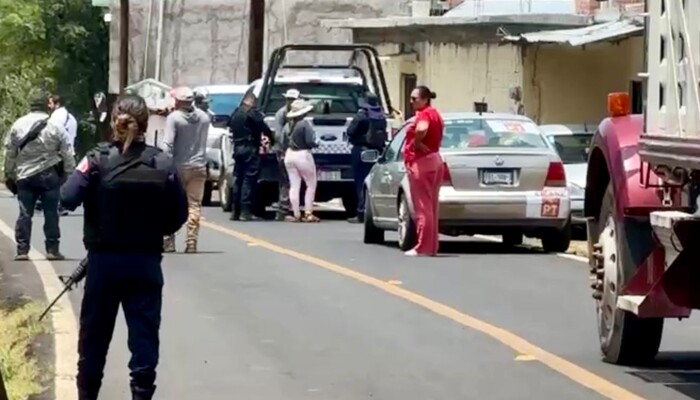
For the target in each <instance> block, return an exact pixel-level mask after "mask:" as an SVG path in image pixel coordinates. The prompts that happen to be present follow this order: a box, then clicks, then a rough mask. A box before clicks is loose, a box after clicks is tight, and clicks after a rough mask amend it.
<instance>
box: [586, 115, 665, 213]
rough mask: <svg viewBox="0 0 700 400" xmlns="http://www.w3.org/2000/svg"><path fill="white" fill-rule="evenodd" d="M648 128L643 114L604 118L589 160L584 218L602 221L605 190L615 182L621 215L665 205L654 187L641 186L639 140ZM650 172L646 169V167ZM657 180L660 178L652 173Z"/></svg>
mask: <svg viewBox="0 0 700 400" xmlns="http://www.w3.org/2000/svg"><path fill="white" fill-rule="evenodd" d="M643 129H644V120H643V116H641V115H629V116H624V117H616V118H606V119H604V120H603V121H602V122H601V123H600V125H599V127H598V130H597V131H596V133H595V135H594V136H593V140H592V143H591V147H590V149H591V150H590V154H589V158H588V172H587V175H586V195H585V200H584V215H585V216H586V217H592V218H598V216H599V215H600V206H601V201H602V199H603V195H604V194H605V189H606V188H607V186H608V183H609V182H610V180H611V179H612V182H613V193H614V195H615V199H616V204H615V207H616V211H617V215H618V216H620V217H623V216H625V215H628V214H630V210H632V209H645V208H654V207H659V206H661V200H660V199H659V197H658V195H657V192H656V190H655V189H654V188H645V187H644V186H643V185H642V184H641V183H640V174H641V173H642V171H641V170H640V167H641V164H640V159H639V153H638V150H639V138H640V136H641V134H642V132H643ZM645 170H646V168H645ZM650 179H651V180H652V181H654V180H655V179H656V176H655V175H654V174H653V173H652V174H650Z"/></svg>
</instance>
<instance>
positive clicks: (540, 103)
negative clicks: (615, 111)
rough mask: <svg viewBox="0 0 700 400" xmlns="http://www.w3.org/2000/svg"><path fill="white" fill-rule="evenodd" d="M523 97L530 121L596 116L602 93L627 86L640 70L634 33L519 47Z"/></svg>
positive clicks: (640, 48) (603, 105) (602, 106)
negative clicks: (584, 42)
mask: <svg viewBox="0 0 700 400" xmlns="http://www.w3.org/2000/svg"><path fill="white" fill-rule="evenodd" d="M524 54H525V55H524V65H523V72H524V74H523V78H524V81H523V102H524V105H525V110H526V113H527V115H528V116H529V117H531V118H533V119H534V120H535V121H536V122H538V123H542V124H546V123H584V122H586V123H588V122H591V123H593V122H599V121H600V120H601V119H603V118H604V117H605V116H606V113H607V95H608V93H610V92H615V91H624V92H626V91H628V90H629V85H630V81H631V80H634V79H638V78H637V74H638V73H639V72H642V71H644V42H643V39H642V38H640V37H636V38H631V39H627V40H624V41H622V42H620V43H615V44H611V43H599V44H593V45H588V46H585V47H571V46H567V45H538V46H531V47H527V48H526V49H525V50H524Z"/></svg>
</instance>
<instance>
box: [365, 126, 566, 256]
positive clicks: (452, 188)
mask: <svg viewBox="0 0 700 400" xmlns="http://www.w3.org/2000/svg"><path fill="white" fill-rule="evenodd" d="M444 119H445V132H444V137H443V140H442V146H441V150H440V153H441V155H442V157H443V160H444V162H445V173H444V176H443V184H442V187H441V188H440V197H439V202H440V210H439V218H440V220H439V227H440V232H441V233H442V234H445V235H450V236H460V235H474V234H489V235H501V236H502V237H503V242H504V243H506V244H509V245H518V244H521V243H522V241H523V236H528V237H536V238H539V239H541V240H542V246H543V247H544V249H545V250H546V251H549V252H563V251H566V250H567V249H568V247H569V243H570V241H571V221H570V213H569V210H570V199H569V191H568V190H567V188H566V174H565V172H564V165H563V163H562V161H561V158H560V157H559V155H558V154H557V153H556V151H555V150H554V148H553V146H552V145H550V144H549V143H547V140H546V138H545V137H544V136H543V135H542V133H541V132H540V130H539V129H538V127H537V125H536V124H535V123H534V122H533V121H532V120H530V119H528V118H526V117H524V116H519V115H510V114H495V113H483V114H480V113H451V114H445V115H444ZM410 122H412V120H409V121H408V122H407V123H406V124H405V125H404V126H403V127H402V128H401V129H400V130H399V132H398V133H397V134H396V135H395V136H394V138H393V140H392V141H391V142H390V143H389V146H388V147H387V148H386V150H385V151H384V153H383V154H381V155H380V154H379V152H377V151H375V150H367V151H365V152H364V153H363V160H365V161H366V162H376V164H375V165H374V166H373V168H372V170H371V172H370V175H369V176H368V177H367V179H366V180H365V195H366V204H367V208H366V211H365V226H364V242H365V243H375V244H378V243H383V242H384V231H387V230H390V231H398V233H399V247H400V248H401V249H402V250H408V249H410V248H412V247H413V246H415V243H416V225H415V217H414V214H413V204H412V203H411V195H410V193H411V192H410V187H409V183H408V179H407V177H406V173H405V167H404V162H403V154H402V151H401V150H402V148H403V143H404V140H405V138H406V131H407V127H408V124H410Z"/></svg>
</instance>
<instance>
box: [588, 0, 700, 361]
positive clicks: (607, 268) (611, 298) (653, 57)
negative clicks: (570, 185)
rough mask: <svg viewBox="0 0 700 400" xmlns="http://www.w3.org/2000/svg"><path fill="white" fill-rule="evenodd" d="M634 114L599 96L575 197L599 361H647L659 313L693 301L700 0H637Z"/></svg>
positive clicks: (698, 241)
mask: <svg viewBox="0 0 700 400" xmlns="http://www.w3.org/2000/svg"><path fill="white" fill-rule="evenodd" d="M646 11H647V18H648V20H647V24H646V32H645V38H646V57H647V62H646V65H647V72H644V73H641V74H640V76H641V77H642V78H644V79H645V83H644V85H643V86H644V92H645V94H644V112H643V114H631V113H630V96H629V95H628V94H627V93H611V94H610V95H609V96H608V112H609V117H608V118H607V119H605V120H603V121H602V123H601V124H600V126H599V128H598V130H597V132H596V134H595V136H594V139H593V142H592V145H591V146H592V147H591V150H590V153H589V161H588V175H587V185H586V197H585V216H586V218H587V230H588V250H589V265H590V273H591V288H592V289H593V298H594V299H595V301H596V308H597V315H598V332H599V338H600V347H601V350H602V353H603V355H604V360H605V361H606V362H610V363H615V364H638V363H645V362H649V361H651V360H653V359H654V358H655V357H656V354H657V352H658V349H659V344H660V342H661V336H662V332H663V326H664V319H665V318H679V319H683V318H687V317H689V316H690V313H691V310H692V309H696V308H700V210H699V207H698V199H699V198H698V195H699V194H700V93H699V91H700V80H699V79H698V76H699V75H700V2H699V1H683V0H654V1H647V10H646Z"/></svg>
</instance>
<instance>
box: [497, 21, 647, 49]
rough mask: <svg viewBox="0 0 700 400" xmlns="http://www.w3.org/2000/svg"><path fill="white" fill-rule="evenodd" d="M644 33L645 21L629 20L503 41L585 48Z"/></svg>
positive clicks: (530, 34)
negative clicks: (588, 45)
mask: <svg viewBox="0 0 700 400" xmlns="http://www.w3.org/2000/svg"><path fill="white" fill-rule="evenodd" d="M643 33H644V22H643V20H639V19H634V18H628V19H623V20H619V21H612V22H606V23H603V24H596V25H591V26H586V27H583V28H575V29H560V30H554V31H539V32H530V33H523V34H520V35H507V36H504V37H503V40H505V41H508V42H517V43H522V44H538V43H554V44H568V45H570V46H583V45H587V44H591V43H599V42H610V41H617V40H622V39H626V38H629V37H632V36H640V35H642V34H643Z"/></svg>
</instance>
